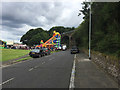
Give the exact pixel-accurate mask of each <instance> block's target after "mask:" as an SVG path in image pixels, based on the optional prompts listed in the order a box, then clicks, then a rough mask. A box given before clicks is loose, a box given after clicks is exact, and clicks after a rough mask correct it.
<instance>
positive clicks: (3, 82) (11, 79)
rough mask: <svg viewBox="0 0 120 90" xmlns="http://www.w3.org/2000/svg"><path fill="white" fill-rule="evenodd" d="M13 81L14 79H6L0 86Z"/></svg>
mask: <svg viewBox="0 0 120 90" xmlns="http://www.w3.org/2000/svg"><path fill="white" fill-rule="evenodd" d="M13 79H14V78H11V79H8V80H7V81H5V82H3V83H1V84H0V85H3V84H6V83H7V82H10V81H12V80H13Z"/></svg>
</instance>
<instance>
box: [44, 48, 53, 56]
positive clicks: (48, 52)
mask: <svg viewBox="0 0 120 90" xmlns="http://www.w3.org/2000/svg"><path fill="white" fill-rule="evenodd" d="M42 50H43V52H44V54H45V55H50V53H51V51H50V49H49V48H42Z"/></svg>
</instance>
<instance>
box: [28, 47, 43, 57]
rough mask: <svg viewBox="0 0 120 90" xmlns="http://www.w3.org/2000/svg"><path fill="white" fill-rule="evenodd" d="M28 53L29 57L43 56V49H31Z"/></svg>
mask: <svg viewBox="0 0 120 90" xmlns="http://www.w3.org/2000/svg"><path fill="white" fill-rule="evenodd" d="M29 55H30V56H31V57H33V58H34V57H42V56H44V53H43V50H42V49H33V50H32V51H30V52H29Z"/></svg>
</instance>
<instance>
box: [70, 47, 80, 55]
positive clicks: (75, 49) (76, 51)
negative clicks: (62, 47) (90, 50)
mask: <svg viewBox="0 0 120 90" xmlns="http://www.w3.org/2000/svg"><path fill="white" fill-rule="evenodd" d="M73 53H79V49H78V47H77V46H73V47H72V49H71V54H73Z"/></svg>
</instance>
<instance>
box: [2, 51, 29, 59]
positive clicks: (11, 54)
mask: <svg viewBox="0 0 120 90" xmlns="http://www.w3.org/2000/svg"><path fill="white" fill-rule="evenodd" d="M1 52H2V60H0V61H8V60H12V59H16V58H19V57H22V56H25V55H27V54H28V53H29V52H30V50H19V49H1Z"/></svg>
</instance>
